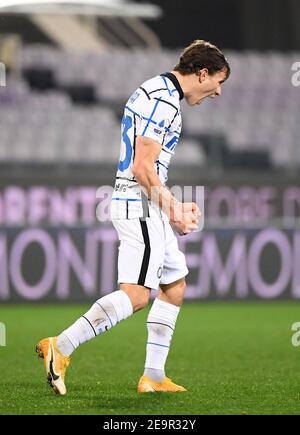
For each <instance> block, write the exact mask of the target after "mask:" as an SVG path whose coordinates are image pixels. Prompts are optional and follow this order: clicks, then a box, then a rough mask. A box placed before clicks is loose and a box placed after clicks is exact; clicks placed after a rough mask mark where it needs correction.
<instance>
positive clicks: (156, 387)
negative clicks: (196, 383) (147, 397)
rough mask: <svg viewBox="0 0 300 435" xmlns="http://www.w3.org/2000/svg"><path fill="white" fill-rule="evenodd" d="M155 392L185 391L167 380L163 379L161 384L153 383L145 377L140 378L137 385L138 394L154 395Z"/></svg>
mask: <svg viewBox="0 0 300 435" xmlns="http://www.w3.org/2000/svg"><path fill="white" fill-rule="evenodd" d="M156 391H161V392H164V393H181V392H183V391H187V390H186V389H185V388H184V387H181V385H176V384H174V382H172V381H171V379H169V378H165V379H164V380H163V381H162V382H155V381H152V379H150V378H148V377H147V376H142V377H141V379H140V381H139V384H138V393H154V392H156Z"/></svg>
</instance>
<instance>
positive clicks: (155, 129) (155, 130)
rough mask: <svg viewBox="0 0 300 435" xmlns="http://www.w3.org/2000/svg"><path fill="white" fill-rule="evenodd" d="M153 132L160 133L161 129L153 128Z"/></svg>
mask: <svg viewBox="0 0 300 435" xmlns="http://www.w3.org/2000/svg"><path fill="white" fill-rule="evenodd" d="M154 133H156V134H162V130H159V129H158V128H154Z"/></svg>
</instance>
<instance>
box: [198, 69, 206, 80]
mask: <svg viewBox="0 0 300 435" xmlns="http://www.w3.org/2000/svg"><path fill="white" fill-rule="evenodd" d="M198 75H199V82H200V83H201V82H203V80H205V79H206V77H207V76H208V69H207V68H202V69H201V70H200V71H199V73H198Z"/></svg>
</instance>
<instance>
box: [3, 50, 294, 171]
mask: <svg viewBox="0 0 300 435" xmlns="http://www.w3.org/2000/svg"><path fill="white" fill-rule="evenodd" d="M178 55H179V51H176V50H175V51H171V50H155V51H153V50H152V51H150V50H149V51H147V50H120V49H114V50H112V51H110V52H104V53H102V52H99V53H98V52H92V53H84V54H78V53H76V54H75V53H68V52H63V51H60V50H58V49H56V48H54V47H51V46H47V45H28V46H25V47H24V49H23V50H22V51H21V55H20V58H19V63H18V66H19V71H20V74H19V75H14V77H9V79H8V83H7V86H6V88H1V89H0V129H1V137H0V161H2V162H10V161H18V162H20V161H21V162H27V161H31V162H55V161H60V160H63V161H65V162H70V163H72V162H86V163H89V162H94V163H95V162H110V161H111V162H115V161H116V159H117V157H118V155H119V138H120V125H119V124H120V116H121V112H122V107H123V105H124V103H125V101H126V99H127V98H128V96H129V95H130V94H131V92H132V91H133V90H134V89H135V88H136V87H137V86H139V85H140V83H141V82H143V81H145V80H146V79H148V78H150V77H151V76H153V75H155V74H157V73H159V72H164V71H167V70H170V67H172V66H173V65H175V64H176V61H177V59H178ZM226 56H227V58H228V60H229V62H230V64H231V68H232V74H231V77H230V80H229V81H228V82H226V83H225V84H224V85H223V95H222V98H217V99H215V100H210V99H208V100H206V101H205V102H204V103H203V104H202V105H201V106H200V107H199V108H196V109H195V108H190V107H188V106H187V105H186V104H185V103H184V104H183V107H182V112H183V138H182V143H181V145H179V146H178V153H179V154H180V153H181V151H180V148H183V146H185V147H186V150H187V149H188V150H189V151H188V152H186V153H181V154H182V155H181V154H180V155H181V157H180V158H176V164H178V165H180V164H182V165H188V164H195V162H198V164H203V165H204V164H205V161H206V159H207V154H208V153H207V149H205V146H202V145H203V144H202V139H201V138H203V137H204V136H207V135H210V136H214V135H216V136H217V137H222V138H223V141H224V144H226V147H227V148H228V151H229V153H230V152H232V153H235V152H239V153H240V152H243V151H245V152H249V151H250V152H251V151H253V152H263V153H266V154H268V155H269V156H270V159H271V162H272V164H273V165H274V166H275V167H287V168H288V167H290V166H291V165H293V166H295V165H299V164H300V152H299V151H298V150H299V149H300V147H299V144H300V125H299V112H300V98H299V91H298V89H297V88H295V87H293V86H292V84H291V76H292V71H291V66H292V64H293V62H295V61H297V59H298V60H299V57H300V55H298V54H297V53H287V54H280V53H277V52H267V53H257V52H244V53H237V52H229V51H228V52H227V53H226ZM129 71H130V73H129ZM39 72H40V73H41V74H42V77H43V78H42V80H43V81H42V82H41V85H40V86H39V83H36V80H38V73H39ZM184 142H185V143H184Z"/></svg>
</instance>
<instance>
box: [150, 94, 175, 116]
mask: <svg viewBox="0 0 300 435" xmlns="http://www.w3.org/2000/svg"><path fill="white" fill-rule="evenodd" d="M154 100H158V101H161V102H162V103H166V104H169V106H172V107H173V108H174V109H175V110H176V115H177V113H178V109H177V107H176V106H174V104H172V103H170V102H169V101H166V100H162V99H160V98H157V97H154Z"/></svg>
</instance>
